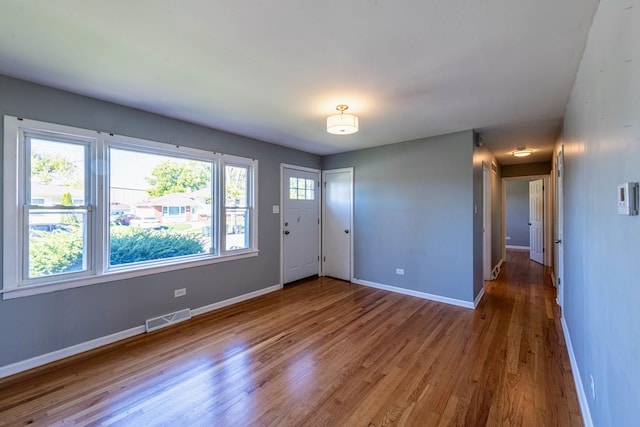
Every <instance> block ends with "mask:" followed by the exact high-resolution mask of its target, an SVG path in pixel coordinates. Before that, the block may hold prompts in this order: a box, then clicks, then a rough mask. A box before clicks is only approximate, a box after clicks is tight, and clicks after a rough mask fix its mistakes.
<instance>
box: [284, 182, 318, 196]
mask: <svg viewBox="0 0 640 427" xmlns="http://www.w3.org/2000/svg"><path fill="white" fill-rule="evenodd" d="M315 185H316V182H315V180H313V179H305V178H294V177H291V178H289V199H291V200H315V188H316V187H315Z"/></svg>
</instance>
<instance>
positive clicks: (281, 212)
mask: <svg viewBox="0 0 640 427" xmlns="http://www.w3.org/2000/svg"><path fill="white" fill-rule="evenodd" d="M285 168H286V169H295V170H299V171H303V172H312V173H317V174H318V191H317V195H318V197H316V202H317V204H318V216H319V218H322V209H321V204H320V199H321V197H322V195H321V193H322V192H321V191H320V181H321V180H322V171H321V170H320V169H315V168H308V167H305V166H298V165H292V164H288V163H280V208H279V211H280V215H279V221H280V227H279V230H280V287H284V217H283V215H284V197H285V194H284V191H282V189H283V188H284V170H285ZM321 229H322V227H320V224H318V254H321V253H322V230H321ZM318 258H319V257H318ZM320 273H321V271H320V259H318V275H320Z"/></svg>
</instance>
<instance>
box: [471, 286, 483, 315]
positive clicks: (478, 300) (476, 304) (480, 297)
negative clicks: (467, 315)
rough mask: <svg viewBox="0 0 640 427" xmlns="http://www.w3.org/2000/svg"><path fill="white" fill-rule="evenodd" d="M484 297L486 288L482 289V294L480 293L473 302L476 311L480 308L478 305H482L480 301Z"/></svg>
mask: <svg viewBox="0 0 640 427" xmlns="http://www.w3.org/2000/svg"><path fill="white" fill-rule="evenodd" d="M483 296H484V286H483V287H482V289H480V292H479V293H478V296H477V297H476V299H474V300H473V308H474V310H475V309H476V308H477V307H478V304H480V300H481V299H482V297H483Z"/></svg>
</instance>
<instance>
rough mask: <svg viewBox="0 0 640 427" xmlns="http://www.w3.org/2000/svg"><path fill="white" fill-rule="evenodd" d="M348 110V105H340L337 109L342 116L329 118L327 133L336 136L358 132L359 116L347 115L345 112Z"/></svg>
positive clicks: (337, 115) (335, 115)
mask: <svg viewBox="0 0 640 427" xmlns="http://www.w3.org/2000/svg"><path fill="white" fill-rule="evenodd" d="M348 108H349V106H348V105H345V104H340V105H338V106H337V107H336V110H338V111H340V114H334V115H333V116H329V117H327V132H329V133H332V134H334V135H349V134H351V133H356V132H358V116H356V115H354V114H345V113H344V112H345V111H346V110H347V109H348Z"/></svg>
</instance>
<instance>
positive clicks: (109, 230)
mask: <svg viewBox="0 0 640 427" xmlns="http://www.w3.org/2000/svg"><path fill="white" fill-rule="evenodd" d="M4 125H5V141H4V146H5V148H4V212H3V213H4V218H3V221H4V228H3V230H4V234H5V238H4V247H3V250H4V260H3V264H4V265H3V286H2V292H3V295H4V298H11V297H16V296H26V295H32V294H36V293H41V292H47V291H53V290H58V289H65V288H68V287H75V286H82V285H85V284H92V283H98V282H105V281H109V280H114V279H117V278H120V277H122V278H124V277H131V276H135V275H141V274H150V273H156V272H159V271H166V270H172V269H176V268H185V267H187V266H190V265H194V264H195V265H200V264H204V263H211V262H219V261H222V260H224V259H229V257H233V258H237V257H239V256H240V257H242V256H252V255H255V254H256V252H257V241H256V236H257V230H256V226H257V218H256V217H255V209H254V206H255V202H256V200H257V193H256V185H255V176H256V174H257V161H255V160H253V159H247V158H240V157H235V156H228V155H221V154H217V153H214V152H211V151H205V150H198V149H193V148H186V147H182V146H176V145H174V144H165V143H158V142H153V141H146V140H140V139H134V138H128V137H121V136H115V135H111V134H104V133H100V132H96V131H89V130H84V129H77V128H70V127H66V126H59V125H55V124H49V123H42V122H36V121H32V120H25V119H18V118H15V117H5V121H4Z"/></svg>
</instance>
